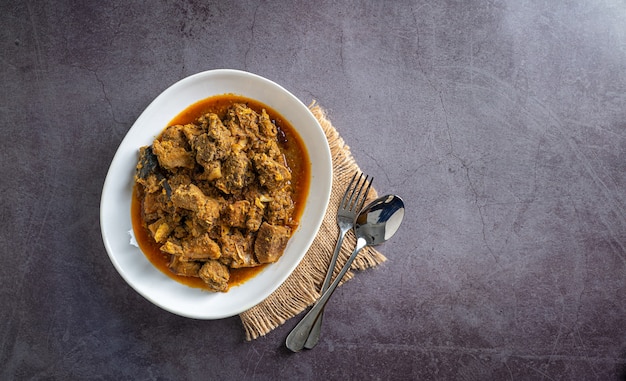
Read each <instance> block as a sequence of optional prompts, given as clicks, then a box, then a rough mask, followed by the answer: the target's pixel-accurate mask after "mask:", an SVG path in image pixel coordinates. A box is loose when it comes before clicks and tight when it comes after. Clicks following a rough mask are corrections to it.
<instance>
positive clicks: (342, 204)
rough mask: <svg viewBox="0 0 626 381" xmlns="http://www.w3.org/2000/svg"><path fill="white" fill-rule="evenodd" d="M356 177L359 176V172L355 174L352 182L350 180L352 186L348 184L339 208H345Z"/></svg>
mask: <svg viewBox="0 0 626 381" xmlns="http://www.w3.org/2000/svg"><path fill="white" fill-rule="evenodd" d="M356 175H357V172H355V173H354V175H353V176H352V180H350V184H348V187H347V188H346V191H345V192H344V193H343V198H342V199H341V202H340V203H339V208H345V203H346V198H347V197H348V193H350V192H349V191H350V189H352V184H353V183H354V179H356Z"/></svg>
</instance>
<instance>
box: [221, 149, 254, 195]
mask: <svg viewBox="0 0 626 381" xmlns="http://www.w3.org/2000/svg"><path fill="white" fill-rule="evenodd" d="M249 169H250V160H249V159H248V156H246V155H245V154H244V153H243V152H240V153H238V154H231V155H229V156H228V157H227V158H226V160H224V163H223V164H222V170H221V171H222V177H221V178H219V179H218V180H216V181H215V186H216V187H217V188H218V189H220V190H221V191H222V192H224V193H226V194H233V193H235V192H237V191H239V190H241V189H242V188H243V187H244V186H245V185H246V184H247V183H248V182H249V181H250V180H251V179H252V173H251V172H250V171H249Z"/></svg>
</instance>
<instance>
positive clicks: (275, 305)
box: [239, 102, 386, 341]
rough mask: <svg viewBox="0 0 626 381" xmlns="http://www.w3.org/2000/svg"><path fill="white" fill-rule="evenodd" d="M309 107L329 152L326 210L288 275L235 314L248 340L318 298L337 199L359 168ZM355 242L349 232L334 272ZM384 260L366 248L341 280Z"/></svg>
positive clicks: (317, 109)
mask: <svg viewBox="0 0 626 381" xmlns="http://www.w3.org/2000/svg"><path fill="white" fill-rule="evenodd" d="M309 109H310V110H311V112H312V113H313V115H314V116H315V118H316V119H317V120H318V121H319V123H320V125H321V126H322V129H323V130H324V133H325V134H326V138H327V139H328V145H329V146H330V152H331V155H332V162H333V182H332V191H331V196H330V201H329V205H328V209H327V210H326V215H325V216H324V220H323V222H322V226H321V227H320V230H319V232H318V234H317V236H316V237H315V239H314V241H313V244H312V245H311V248H310V249H309V250H308V251H307V253H306V255H305V256H304V258H303V259H302V261H301V262H300V264H299V265H298V267H296V269H295V270H294V272H293V273H292V274H291V275H290V276H289V278H287V280H286V281H285V282H284V283H283V284H282V285H281V286H280V287H279V288H278V289H277V290H276V291H275V292H273V293H272V294H271V295H270V296H269V297H268V298H267V299H265V300H264V301H263V302H261V303H260V304H258V305H256V306H254V307H252V308H250V309H249V310H247V311H244V312H242V313H241V314H240V315H239V316H240V318H241V322H242V323H243V326H244V329H245V333H246V340H248V341H250V340H254V339H256V338H258V337H260V336H265V335H266V334H267V333H269V332H270V331H272V330H273V329H275V328H276V327H278V326H280V325H282V324H284V323H285V322H286V321H287V320H289V319H290V318H292V317H294V316H296V315H298V314H299V313H301V312H302V311H304V310H305V309H306V308H307V307H308V306H310V305H312V304H313V303H314V302H315V301H316V300H317V299H318V298H319V296H320V293H319V290H320V288H321V286H322V283H323V281H324V277H325V276H326V269H327V268H328V264H329V263H330V257H331V256H332V253H333V250H334V248H335V243H336V242H337V236H338V234H339V228H338V227H337V219H336V215H337V209H338V207H339V202H340V201H341V198H342V196H343V193H344V191H345V189H346V187H347V186H348V184H349V182H350V180H351V178H352V175H353V174H354V173H355V172H356V171H360V168H359V166H358V165H357V163H356V161H355V160H354V158H353V157H352V153H351V152H350V147H348V145H346V143H345V142H344V140H343V139H342V138H341V136H339V133H338V132H337V130H336V129H335V128H334V127H333V125H332V124H331V123H330V121H329V120H328V118H327V117H326V112H325V111H324V109H322V108H321V107H320V106H318V105H316V104H315V102H313V103H312V104H311V105H310V106H309ZM375 197H376V190H375V189H374V187H372V189H371V190H370V193H369V196H368V198H369V199H373V198H375ZM355 243H356V239H355V237H354V234H353V233H352V232H349V233H348V235H347V236H346V238H345V241H344V243H343V247H342V249H341V252H340V256H339V259H338V260H337V270H336V271H335V274H336V273H338V272H339V269H341V267H342V266H343V264H344V263H345V262H346V261H347V259H348V257H349V256H350V253H351V252H352V249H353V248H354V246H355ZM385 260H386V258H385V256H383V255H382V254H381V253H379V252H378V251H377V250H376V249H374V248H371V247H366V248H365V249H363V250H362V251H361V252H360V253H359V255H358V256H357V258H356V259H355V261H354V262H353V263H352V266H351V267H350V269H351V270H350V271H348V273H346V275H345V277H344V278H343V282H345V281H347V280H349V279H351V278H352V277H353V276H354V272H353V270H364V269H367V268H370V267H374V266H377V265H379V264H380V263H382V262H384V261H385Z"/></svg>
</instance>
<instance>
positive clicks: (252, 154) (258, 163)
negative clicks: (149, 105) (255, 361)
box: [133, 95, 310, 292]
mask: <svg viewBox="0 0 626 381" xmlns="http://www.w3.org/2000/svg"><path fill="white" fill-rule="evenodd" d="M309 166H310V164H309V162H308V155H307V153H306V150H305V149H304V145H303V144H302V142H301V140H300V138H299V136H298V135H297V133H296V132H295V131H294V130H293V128H292V127H291V126H290V125H289V124H288V123H286V121H285V120H283V119H282V118H281V117H280V115H278V114H277V113H275V112H274V111H273V110H271V109H270V108H268V107H266V106H264V105H262V104H260V103H258V102H255V101H253V100H250V99H246V98H243V97H239V96H234V95H221V96H217V97H212V98H208V99H206V100H204V101H201V102H198V103H197V104H194V105H192V106H190V107H189V108H188V109H186V110H185V111H183V112H182V113H181V114H179V116H177V117H176V118H175V119H174V120H173V121H172V122H171V123H170V126H169V127H167V128H166V129H165V130H164V131H163V132H162V133H161V134H160V135H159V136H158V137H157V138H156V139H155V140H154V141H153V143H152V145H150V146H146V147H141V148H140V150H139V162H138V164H137V168H136V174H135V189H134V192H133V194H134V200H133V203H134V207H133V209H134V213H133V226H134V229H135V233H136V234H135V235H136V237H137V238H138V242H139V244H140V247H141V249H142V251H144V253H145V254H146V255H147V256H148V258H149V259H150V260H151V261H152V262H153V263H154V264H155V265H156V266H157V267H158V268H160V269H161V270H165V272H166V273H167V274H168V275H170V276H172V277H173V278H175V279H177V280H179V281H182V283H186V284H189V285H192V286H197V287H202V288H205V289H208V290H210V291H218V292H225V291H228V289H229V287H230V286H232V285H235V284H237V283H241V282H242V281H244V280H245V278H247V277H248V276H251V275H254V274H255V270H256V269H260V268H262V267H263V266H264V265H266V264H269V263H273V262H276V261H277V260H279V258H280V257H281V256H282V254H283V252H284V250H285V247H286V245H287V242H288V240H289V238H290V237H291V234H292V233H293V231H294V230H295V229H296V227H297V225H298V219H299V217H300V214H301V212H302V209H303V206H304V201H305V198H306V192H307V189H308V181H309V177H310V176H309Z"/></svg>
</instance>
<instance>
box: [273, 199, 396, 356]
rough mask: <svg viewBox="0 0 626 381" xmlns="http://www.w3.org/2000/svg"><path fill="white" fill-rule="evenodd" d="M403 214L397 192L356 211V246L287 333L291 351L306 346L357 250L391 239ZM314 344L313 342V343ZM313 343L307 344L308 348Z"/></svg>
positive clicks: (287, 343)
mask: <svg viewBox="0 0 626 381" xmlns="http://www.w3.org/2000/svg"><path fill="white" fill-rule="evenodd" d="M403 218H404V202H403V201H402V199H401V198H400V197H399V196H395V195H386V196H382V197H379V198H377V199H376V200H374V201H372V202H371V203H370V204H368V205H367V206H366V207H365V208H363V210H362V211H361V212H360V213H359V215H358V216H357V218H356V220H355V224H354V233H355V235H356V237H357V240H356V247H355V249H354V251H353V252H352V254H350V257H349V258H348V260H347V261H346V264H345V265H344V266H343V268H342V269H341V271H340V272H339V274H337V277H336V278H335V280H334V281H333V283H332V284H331V285H330V286H329V287H328V290H326V292H324V294H322V296H321V297H320V298H319V300H318V301H317V302H316V303H315V305H314V306H313V308H311V310H310V311H309V312H308V313H307V314H306V315H305V316H304V318H302V320H300V322H299V323H298V324H297V325H296V326H295V327H294V329H293V330H292V331H291V333H289V335H288V336H287V340H286V341H285V344H286V346H287V348H289V349H290V350H291V351H293V352H299V351H301V350H302V348H304V347H305V344H306V341H307V338H308V337H309V333H310V332H311V329H312V328H313V325H314V324H315V321H316V320H317V318H318V317H319V316H320V314H321V313H322V311H323V310H324V306H325V305H326V303H327V302H328V300H329V299H330V297H331V296H332V294H333V292H334V291H335V289H336V288H337V286H338V285H339V282H340V281H341V278H343V276H344V275H345V274H346V272H347V271H348V269H349V268H350V265H351V264H352V262H353V261H354V259H355V258H356V256H357V254H358V253H359V251H361V249H363V248H364V247H365V246H373V245H380V244H381V243H383V242H385V241H387V240H388V239H390V238H391V237H392V236H393V235H394V234H395V233H396V231H398V228H399V227H400V224H401V222H402V219H403ZM313 346H314V345H313ZM313 346H308V347H307V348H308V349H311V348H312V347H313Z"/></svg>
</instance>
